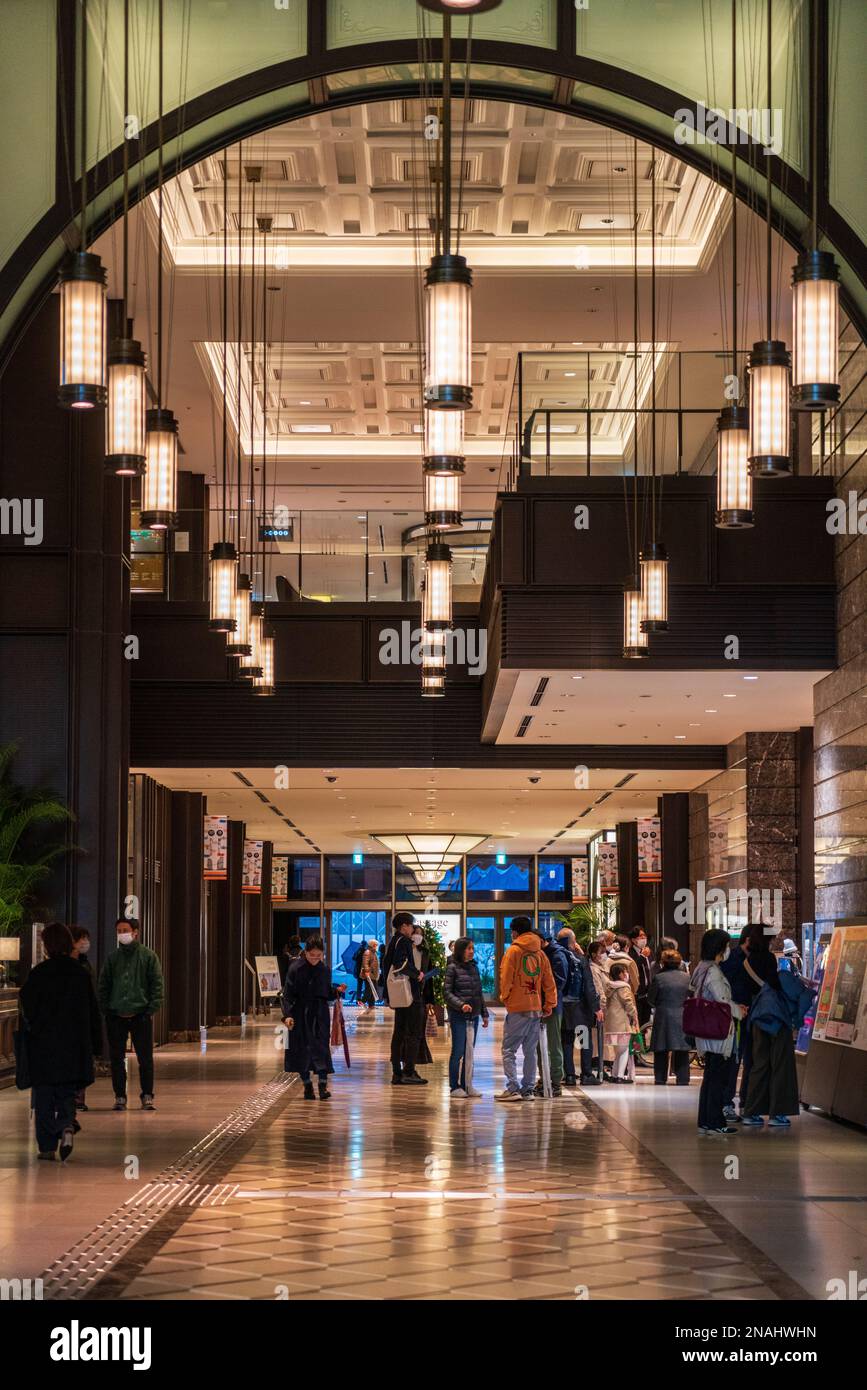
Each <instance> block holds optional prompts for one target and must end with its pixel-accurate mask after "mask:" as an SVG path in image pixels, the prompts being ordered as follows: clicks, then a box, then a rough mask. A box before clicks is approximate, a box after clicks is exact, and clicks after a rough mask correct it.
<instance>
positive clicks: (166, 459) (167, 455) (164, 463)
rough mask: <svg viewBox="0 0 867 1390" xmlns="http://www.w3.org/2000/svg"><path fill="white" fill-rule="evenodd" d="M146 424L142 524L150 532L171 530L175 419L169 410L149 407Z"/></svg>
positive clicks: (175, 495) (175, 481)
mask: <svg viewBox="0 0 867 1390" xmlns="http://www.w3.org/2000/svg"><path fill="white" fill-rule="evenodd" d="M145 423H146V433H145V458H146V466H145V474H144V477H143V479H142V489H141V523H142V526H146V527H148V528H149V529H150V530H152V531H173V530H175V528H176V527H177V524H178V515H177V513H178V422H177V420H176V419H175V417H174V415H173V414H172V412H171V411H170V410H149V411H148V412H147V415H146V417H145Z"/></svg>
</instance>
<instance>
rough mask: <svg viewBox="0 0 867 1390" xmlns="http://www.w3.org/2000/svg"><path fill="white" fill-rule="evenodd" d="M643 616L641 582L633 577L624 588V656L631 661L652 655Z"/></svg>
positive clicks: (635, 576) (636, 576) (636, 577)
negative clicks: (642, 621) (642, 623)
mask: <svg viewBox="0 0 867 1390" xmlns="http://www.w3.org/2000/svg"><path fill="white" fill-rule="evenodd" d="M642 616H643V608H642V597H641V580H640V579H639V577H638V575H631V576H630V578H629V579H627V581H626V583H625V584H624V586H623V655H624V657H625V658H628V659H629V660H641V658H642V657H647V656H649V655H650V649H649V644H648V639H647V633H646V632H645V631H644V629H643V628H642V625H641V619H642ZM574 679H575V677H573V680H574ZM578 679H580V677H579V678H578Z"/></svg>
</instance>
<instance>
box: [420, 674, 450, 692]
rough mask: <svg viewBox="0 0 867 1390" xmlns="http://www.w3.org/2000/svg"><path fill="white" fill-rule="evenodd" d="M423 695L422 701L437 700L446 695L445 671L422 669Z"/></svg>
mask: <svg viewBox="0 0 867 1390" xmlns="http://www.w3.org/2000/svg"><path fill="white" fill-rule="evenodd" d="M421 693H422V699H436V698H438V697H439V696H442V695H445V693H446V678H445V673H444V672H443V671H429V670H427V669H424V668H423V669H422V673H421Z"/></svg>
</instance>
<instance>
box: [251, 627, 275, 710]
mask: <svg viewBox="0 0 867 1390" xmlns="http://www.w3.org/2000/svg"><path fill="white" fill-rule="evenodd" d="M263 622H264V619H263ZM259 659H260V662H261V665H262V674H261V676H254V677H253V694H254V695H273V694H274V638H273V636H272V635H271V633H265V634H264V635H263V637H262V640H261V642H260V643H259Z"/></svg>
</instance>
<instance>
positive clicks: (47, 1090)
mask: <svg viewBox="0 0 867 1390" xmlns="http://www.w3.org/2000/svg"><path fill="white" fill-rule="evenodd" d="M33 1110H34V1113H35V1118H36V1144H37V1147H38V1149H39V1152H40V1153H54V1152H55V1151H56V1149H57V1146H58V1144H59V1143H60V1136H61V1135H62V1133H63V1131H64V1130H65V1129H72V1126H73V1124H74V1122H75V1087H74V1086H72V1085H70V1084H68V1083H67V1084H65V1085H63V1086H34V1087H33Z"/></svg>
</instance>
